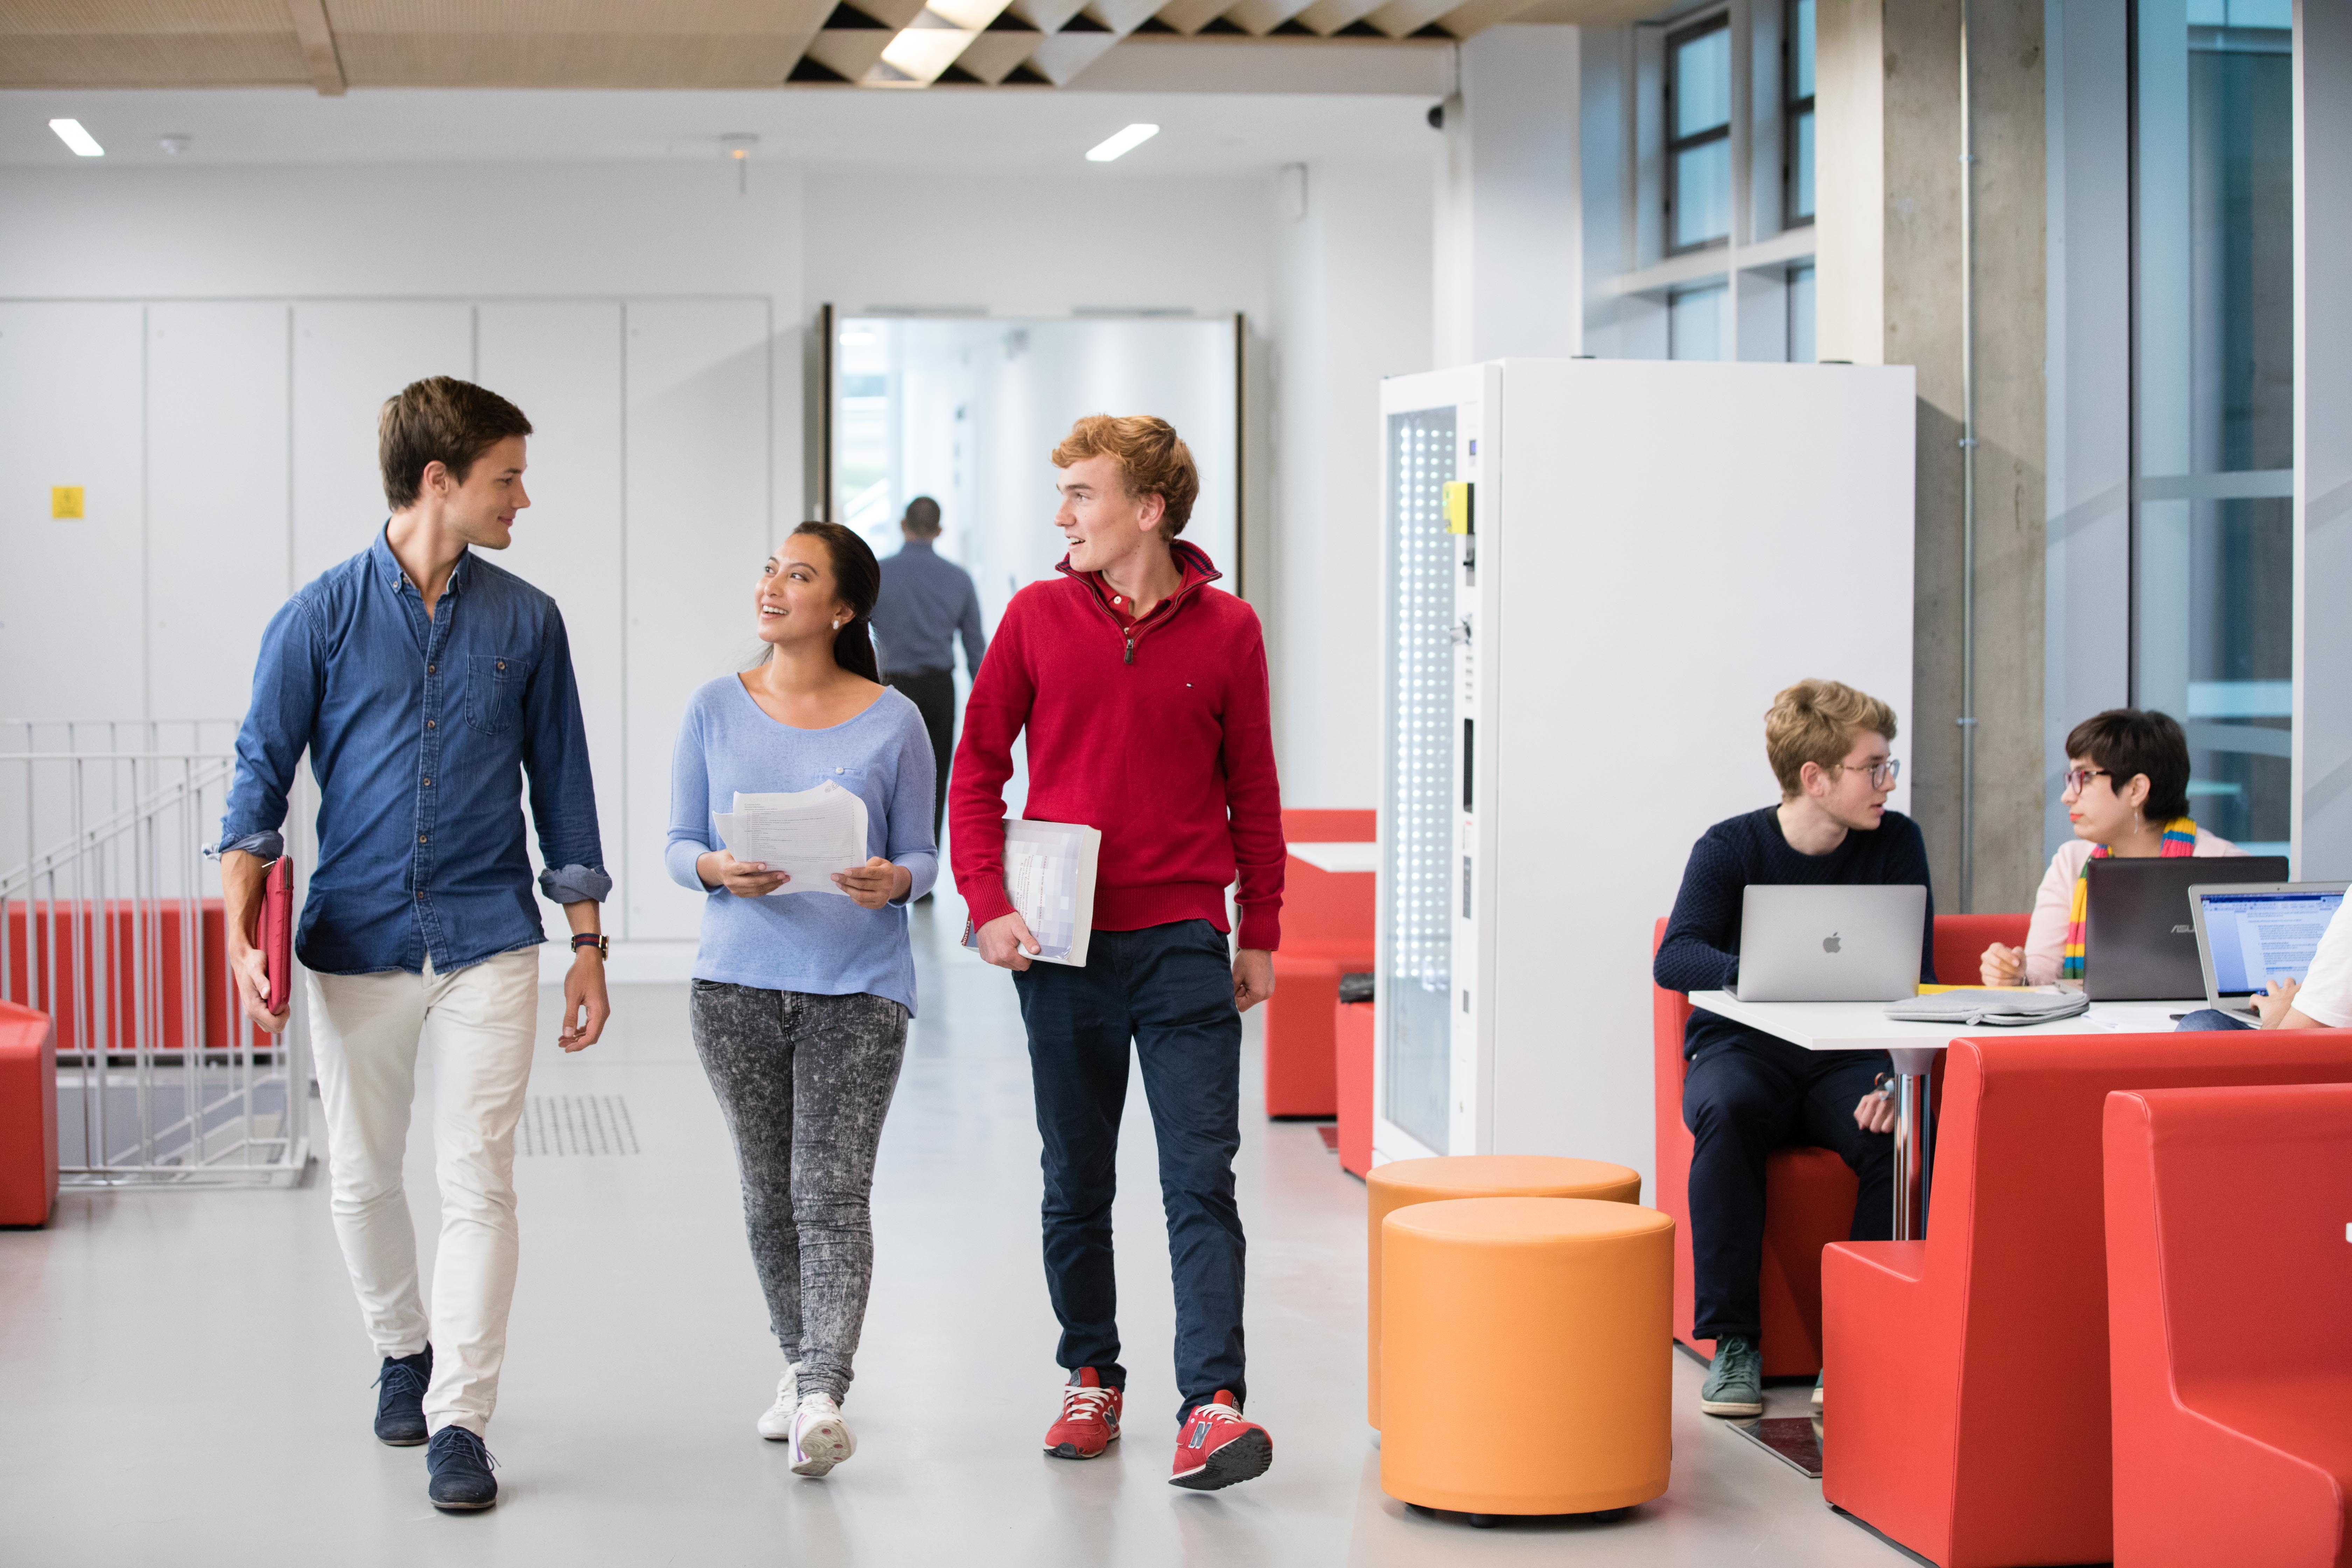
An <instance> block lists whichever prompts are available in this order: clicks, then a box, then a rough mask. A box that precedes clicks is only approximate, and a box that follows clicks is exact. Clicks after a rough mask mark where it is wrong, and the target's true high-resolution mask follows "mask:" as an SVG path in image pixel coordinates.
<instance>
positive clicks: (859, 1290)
mask: <svg viewBox="0 0 2352 1568" xmlns="http://www.w3.org/2000/svg"><path fill="white" fill-rule="evenodd" d="M693 1022H694V1048H695V1051H696V1052H697V1054H698V1055H699V1056H700V1057H701V1058H702V1070H703V1071H704V1073H705V1074H707V1075H708V1076H709V1079H710V1087H711V1089H712V1091H713V1092H715V1093H716V1094H717V1095H718V1096H719V1110H721V1111H722V1112H724V1113H725V1115H726V1118H727V1130H728V1131H729V1132H730V1134H732V1135H733V1137H734V1140H735V1160H736V1164H737V1166H738V1168H739V1169H740V1172H741V1174H742V1180H743V1228H744V1230H745V1231H746V1232H747V1233H748V1234H749V1235H750V1237H751V1263H752V1266H753V1267H754V1268H756V1269H758V1271H759V1275H760V1288H761V1289H762V1290H763V1291H765V1292H766V1293H767V1297H768V1326H769V1327H770V1328H771V1329H772V1330H773V1331H775V1335H776V1342H777V1343H778V1344H779V1345H781V1346H782V1348H783V1352H784V1359H785V1360H786V1361H788V1362H798V1363H800V1369H801V1371H800V1392H801V1393H802V1394H803V1395H806V1394H830V1395H832V1396H833V1398H834V1400H835V1402H836V1403H838V1402H839V1401H840V1400H841V1399H842V1398H843V1397H844V1396H845V1394H847V1393H848V1391H849V1380H850V1363H851V1362H852V1361H853V1360H854V1359H855V1358H856V1354H857V1338H858V1334H859V1331H861V1330H862V1329H863V1327H864V1326H865V1322H866V1290H867V1289H868V1287H869V1286H870V1285H871V1283H872V1280H873V1278H874V1220H873V1209H872V1205H871V1204H870V1202H869V1199H870V1196H871V1194H872V1192H873V1187H874V1155H875V1151H876V1150H877V1147H879V1145H880V1143H881V1142H882V1119H883V1118H884V1116H886V1115H887V1114H888V1112H889V1110H890V1096H891V1094H892V1092H893V1091H894V1090H895V1089H897V1088H898V1067H899V1063H900V1062H901V1061H902V1060H903V1059H904V1058H905V1056H906V1050H907V1009H906V1008H905V1007H904V1006H903V1005H900V1004H898V1003H897V1002H892V1001H889V1000H887V998H884V997H880V996H870V995H866V994H857V995H853V996H820V995H815V994H810V993H808V992H804V991H762V990H760V989H758V988H756V987H753V986H749V985H730V984H724V983H722V982H719V981H715V980H698V981H696V982H695V983H694V994H693Z"/></svg>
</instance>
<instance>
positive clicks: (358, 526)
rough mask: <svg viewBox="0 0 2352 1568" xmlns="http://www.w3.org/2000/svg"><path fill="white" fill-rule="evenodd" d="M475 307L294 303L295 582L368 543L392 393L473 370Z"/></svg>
mask: <svg viewBox="0 0 2352 1568" xmlns="http://www.w3.org/2000/svg"><path fill="white" fill-rule="evenodd" d="M473 369H474V310H473V307H472V306H470V305H462V304H440V303H428V304H412V303H405V302H402V303H385V302H375V301H369V302H362V303H355V304H326V305H298V306H296V307H295V310H294V388H293V398H294V418H293V427H294V486H293V489H294V585H295V586H296V587H299V586H301V585H302V584H305V583H308V582H309V581H310V579H311V578H313V577H316V576H317V575H318V574H320V573H321V572H323V571H325V570H326V569H327V568H328V567H330V566H332V565H333V564H334V563H336V562H338V561H342V560H345V559H347V558H349V557H351V556H353V555H356V554H358V553H359V552H361V551H362V550H365V549H366V548H367V547H368V541H369V540H370V539H371V538H373V536H374V533H375V531H376V530H378V529H380V528H382V527H383V521H384V518H385V516H386V515H387V513H388V510H389V509H388V508H386V507H385V505H384V500H383V478H382V474H381V471H380V470H379V468H377V466H376V447H375V436H376V416H377V413H378V411H379V410H381V409H382V408H383V401H384V399H385V398H387V397H390V396H392V395H394V393H396V392H398V391H399V390H400V389H401V388H402V387H404V386H406V385H407V384H409V383H410V382H412V381H418V380H422V379H423V378H424V377H425V376H428V375H455V376H463V377H465V378H466V379H467V380H471V379H472V378H473Z"/></svg>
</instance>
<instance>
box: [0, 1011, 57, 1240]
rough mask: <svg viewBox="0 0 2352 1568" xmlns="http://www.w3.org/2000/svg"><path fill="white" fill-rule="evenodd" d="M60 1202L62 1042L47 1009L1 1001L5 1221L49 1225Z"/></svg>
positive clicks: (0, 1159)
mask: <svg viewBox="0 0 2352 1568" xmlns="http://www.w3.org/2000/svg"><path fill="white" fill-rule="evenodd" d="M57 1201H58V1049H57V1043H56V1041H55V1039H54V1038H53V1037H52V1034H51V1031H50V1028H49V1020H48V1017H47V1015H46V1014H41V1013H36V1012H34V1011H33V1010H32V1009H31V1008H29V1007H19V1006H17V1005H16V1004H15V1003H14V1002H0V1225H47V1224H48V1222H49V1210H50V1209H51V1208H53V1207H55V1206H56V1205H57Z"/></svg>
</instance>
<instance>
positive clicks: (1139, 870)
mask: <svg viewBox="0 0 2352 1568" xmlns="http://www.w3.org/2000/svg"><path fill="white" fill-rule="evenodd" d="M1175 558H1176V567H1177V570H1178V571H1179V572H1181V574H1183V582H1182V584H1181V586H1180V587H1179V588H1178V589H1177V590H1176V592H1175V593H1173V594H1171V595H1169V596H1168V597H1167V598H1166V599H1165V600H1163V601H1162V602H1160V604H1158V605H1154V606H1152V610H1151V613H1150V615H1148V616H1144V617H1143V618H1142V619H1141V620H1139V621H1138V620H1134V619H1132V618H1130V617H1129V616H1127V615H1126V614H1124V613H1122V609H1121V607H1118V606H1115V605H1113V604H1112V598H1113V594H1112V591H1111V589H1110V587H1109V586H1108V584H1105V583H1104V582H1103V581H1102V580H1101V577H1100V575H1099V574H1096V573H1083V574H1082V573H1077V572H1073V571H1072V570H1071V569H1070V563H1069V561H1068V560H1067V559H1066V558H1065V559H1064V560H1063V562H1062V564H1061V567H1060V571H1061V576H1060V577H1059V578H1056V579H1053V580H1049V581H1046V582H1043V583H1032V584H1029V586H1027V587H1025V588H1024V589H1022V590H1021V591H1020V592H1019V593H1018V594H1015V595H1013V603H1012V604H1010V605H1006V606H1005V610H1004V619H1003V622H1002V623H1001V624H1000V625H999V626H997V628H996V635H995V637H992V638H991V639H990V640H989V644H988V657H987V658H985V659H982V661H981V666H980V674H979V676H978V677H977V678H976V679H974V680H973V681H972V685H971V701H970V702H969V703H968V704H967V705H966V706H965V708H964V715H963V741H962V743H961V744H960V745H959V746H958V747H957V748H956V756H955V771H954V773H952V774H951V775H950V779H949V783H948V812H949V819H950V823H951V824H952V829H951V833H950V842H951V844H952V845H953V847H954V850H955V879H956V889H957V890H958V891H959V892H961V894H962V895H963V898H964V902H965V903H966V904H968V905H969V906H971V919H972V924H973V925H974V926H983V925H986V924H987V923H988V922H989V921H992V920H995V919H997V918H998V917H1000V916H1003V915H1007V914H1010V913H1012V912H1013V906H1012V904H1011V903H1009V902H1007V901H1006V900H1005V897H1004V784H1005V781H1006V780H1007V779H1009V778H1011V777H1012V776H1013V739H1014V737H1016V736H1018V735H1019V734H1020V733H1021V732H1022V731H1024V729H1025V730H1026V731H1028V736H1029V744H1028V763H1029V798H1028V802H1027V804H1026V805H1024V806H1023V808H1022V815H1023V816H1025V817H1028V818H1029V819H1031V820H1032V821H1038V822H1076V823H1083V824H1085V825H1086V826H1089V827H1097V828H1099V829H1101V830H1102V836H1103V837H1102V859H1101V864H1100V866H1099V868H1098V871H1097V877H1096V880H1095V921H1094V923H1095V929H1096V930H1097V931H1140V930H1142V929H1143V928H1144V927H1146V926H1156V925H1165V924H1168V923H1169V922H1171V921H1189V920H1204V921H1209V922H1210V923H1211V924H1212V925H1213V926H1215V927H1216V928H1217V929H1218V930H1219V931H1223V930H1225V929H1226V924H1225V896H1224V890H1225V889H1226V887H1227V886H1229V885H1230V884H1232V882H1233V881H1234V878H1235V876H1236V874H1237V873H1238V875H1239V877H1240V880H1241V887H1240V890H1239V892H1238V893H1237V894H1236V896H1235V900H1234V901H1235V903H1236V905H1237V906H1238V908H1239V909H1240V911H1241V942H1240V944H1241V945H1242V946H1243V947H1245V948H1266V949H1272V948H1274V947H1276V946H1277V945H1278V944H1279V943H1280V942H1281V940H1282V871H1283V864H1284V857H1285V854H1286V851H1285V849H1284V847H1283V841H1282V790H1281V786H1280V784H1278V783H1277V782H1276V778H1275V772H1274V733H1273V722H1272V719H1271V716H1270V713H1269V702H1268V697H1267V692H1266V674H1265V637H1264V636H1263V635H1262V634H1261V633H1260V631H1259V629H1258V624H1257V614H1256V612H1255V611H1254V610H1252V609H1251V608H1250V607H1249V606H1248V605H1245V604H1244V603H1243V602H1242V601H1241V600H1239V599H1236V598H1235V597H1234V596H1233V595H1231V594H1228V593H1226V592H1224V591H1223V589H1220V588H1213V587H1211V586H1209V584H1212V583H1213V582H1215V581H1216V580H1217V577H1218V575H1219V574H1218V572H1217V569H1216V568H1215V567H1214V566H1213V565H1212V564H1211V563H1210V562H1209V558H1208V556H1207V555H1206V554H1204V553H1202V552H1201V551H1200V550H1199V549H1198V548H1196V547H1194V546H1192V545H1191V544H1187V543H1185V542H1183V541H1181V540H1179V541H1177V542H1176V544H1175Z"/></svg>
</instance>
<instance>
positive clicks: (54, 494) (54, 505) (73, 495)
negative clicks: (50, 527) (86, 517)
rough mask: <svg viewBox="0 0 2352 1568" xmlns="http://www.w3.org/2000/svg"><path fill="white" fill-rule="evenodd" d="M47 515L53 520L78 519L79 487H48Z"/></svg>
mask: <svg viewBox="0 0 2352 1568" xmlns="http://www.w3.org/2000/svg"><path fill="white" fill-rule="evenodd" d="M49 515H50V516H51V517H53V518H79V517H80V516H81V487H80V486H79V485H51V486H50V487H49Z"/></svg>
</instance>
